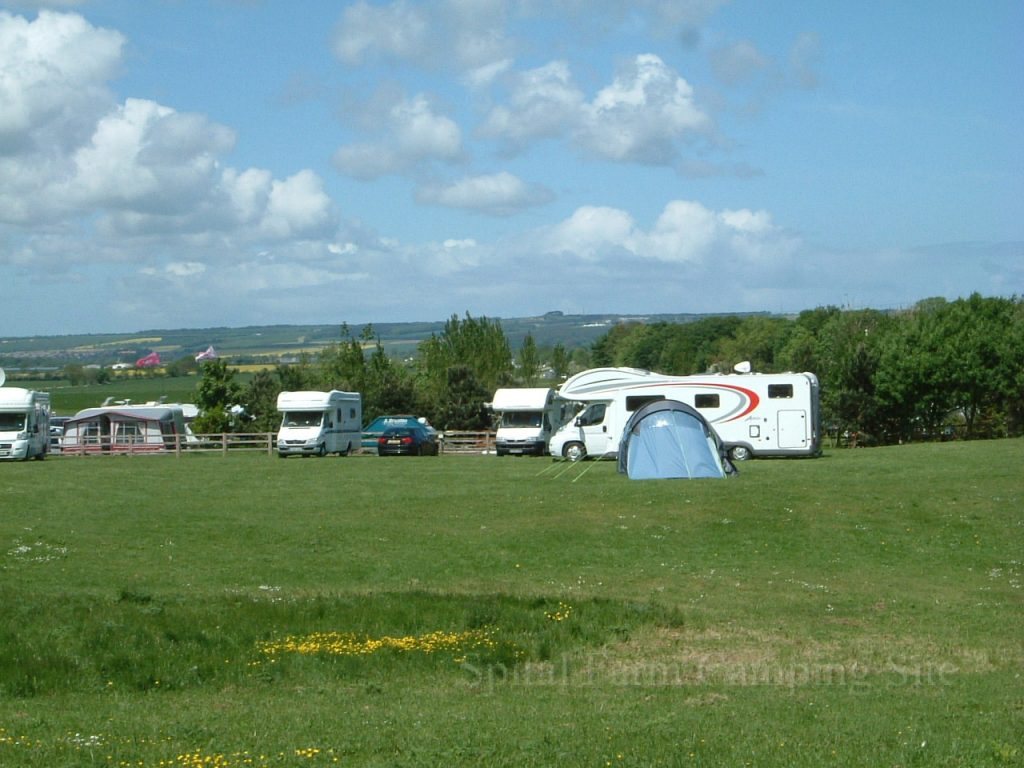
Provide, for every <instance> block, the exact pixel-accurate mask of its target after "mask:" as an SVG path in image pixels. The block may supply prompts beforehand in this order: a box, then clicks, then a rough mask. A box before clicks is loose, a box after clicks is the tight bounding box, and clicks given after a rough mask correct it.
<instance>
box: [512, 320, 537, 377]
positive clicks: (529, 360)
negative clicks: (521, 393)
mask: <svg viewBox="0 0 1024 768" xmlns="http://www.w3.org/2000/svg"><path fill="white" fill-rule="evenodd" d="M517 359H518V362H519V381H520V382H522V384H523V386H524V387H535V386H537V382H538V381H539V380H540V352H539V351H538V350H537V342H535V341H534V340H533V334H532V333H529V332H527V334H526V336H525V338H524V339H523V346H522V347H520V348H519V354H518V356H517Z"/></svg>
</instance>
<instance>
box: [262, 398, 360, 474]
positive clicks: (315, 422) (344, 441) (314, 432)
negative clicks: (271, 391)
mask: <svg viewBox="0 0 1024 768" xmlns="http://www.w3.org/2000/svg"><path fill="white" fill-rule="evenodd" d="M277 410H278V411H280V413H281V429H280V430H279V431H278V433H277V455H278V456H280V457H281V458H285V457H287V456H326V455H327V454H328V453H336V454H338V455H339V456H344V455H346V454H348V452H349V451H351V450H353V449H355V448H358V447H359V446H360V442H361V441H362V438H363V398H362V395H360V394H359V393H358V392H340V391H339V390H337V389H332V390H331V391H330V392H313V391H303V392H282V393H281V394H279V395H278V396H277Z"/></svg>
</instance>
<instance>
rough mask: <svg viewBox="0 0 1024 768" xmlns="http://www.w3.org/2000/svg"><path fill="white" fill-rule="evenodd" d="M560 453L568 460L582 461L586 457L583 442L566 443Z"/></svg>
mask: <svg viewBox="0 0 1024 768" xmlns="http://www.w3.org/2000/svg"><path fill="white" fill-rule="evenodd" d="M562 455H563V456H564V457H565V458H567V459H568V460H569V461H582V460H583V459H584V458H586V455H587V449H586V447H585V446H584V445H583V443H568V444H567V445H566V446H565V447H564V448H563V449H562Z"/></svg>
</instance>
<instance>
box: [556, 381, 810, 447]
mask: <svg viewBox="0 0 1024 768" xmlns="http://www.w3.org/2000/svg"><path fill="white" fill-rule="evenodd" d="M558 393H559V395H560V396H561V397H563V398H565V399H566V400H574V401H576V402H579V403H581V404H582V405H583V408H582V409H581V410H580V411H579V413H577V414H576V417H575V418H574V419H572V420H571V421H569V422H568V423H567V424H566V425H565V426H563V427H562V428H561V429H560V430H558V431H557V432H556V433H555V434H554V436H552V438H551V441H550V443H549V444H548V449H549V450H550V452H551V454H552V455H554V456H564V457H566V458H569V459H572V460H578V459H582V458H584V457H586V456H594V457H612V456H615V455H616V454H617V453H618V449H619V441H620V439H621V438H622V430H623V428H624V426H625V424H626V421H627V420H628V419H629V417H630V415H632V413H633V411H635V410H636V409H637V408H639V407H640V406H642V405H643V404H644V403H648V402H650V401H652V400H662V399H668V400H678V401H680V402H683V403H686V404H687V405H690V406H692V407H694V408H696V409H697V411H698V412H699V413H700V414H701V415H702V416H703V417H704V418H705V420H707V422H708V423H709V424H710V425H711V426H712V428H713V429H714V430H715V432H716V433H717V434H718V436H719V438H721V440H722V442H723V443H724V444H725V446H726V447H727V448H728V449H729V454H730V456H731V457H732V458H733V459H736V460H739V461H742V460H744V459H749V458H754V457H768V456H816V455H818V454H819V453H820V452H821V434H820V427H819V415H818V414H819V406H818V401H819V388H818V378H817V376H815V375H814V374H813V373H740V374H707V375H698V376H667V375H664V374H660V373H652V372H651V371H644V370H640V369H637V368H594V369H591V370H589V371H583V372H582V373H578V374H576V375H575V376H572V377H571V378H569V379H568V380H567V381H566V382H565V384H563V385H562V387H561V388H560V389H559V391H558Z"/></svg>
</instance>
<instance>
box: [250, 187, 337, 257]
mask: <svg viewBox="0 0 1024 768" xmlns="http://www.w3.org/2000/svg"><path fill="white" fill-rule="evenodd" d="M331 207H332V206H331V199H330V197H328V196H327V193H325V192H324V188H323V182H322V181H321V179H320V177H319V176H317V175H316V174H315V173H313V172H312V171H308V170H307V171H299V172H298V173H296V174H295V175H294V176H291V177H289V178H287V179H285V180H284V181H275V182H273V184H272V185H271V188H270V197H269V200H268V202H267V208H266V212H265V214H264V218H263V221H262V222H261V223H260V231H261V232H263V233H264V234H267V235H269V236H271V237H274V238H279V239H282V240H284V239H291V238H300V239H301V238H317V237H328V236H330V234H331V232H332V231H333V229H334V228H335V226H336V222H335V220H334V216H333V213H332V210H331Z"/></svg>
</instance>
